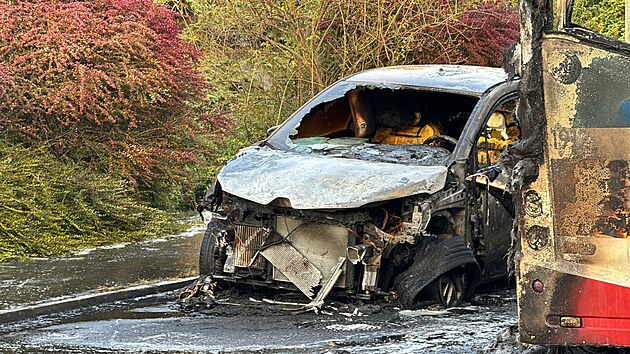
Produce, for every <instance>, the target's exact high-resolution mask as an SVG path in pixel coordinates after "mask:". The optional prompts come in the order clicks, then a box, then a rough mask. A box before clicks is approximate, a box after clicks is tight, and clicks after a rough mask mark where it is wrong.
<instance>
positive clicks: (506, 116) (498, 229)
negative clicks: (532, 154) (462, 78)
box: [467, 93, 520, 280]
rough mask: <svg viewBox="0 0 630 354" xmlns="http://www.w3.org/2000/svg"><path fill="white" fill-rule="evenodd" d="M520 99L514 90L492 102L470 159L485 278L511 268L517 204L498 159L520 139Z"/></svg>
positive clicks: (475, 228) (473, 213)
mask: <svg viewBox="0 0 630 354" xmlns="http://www.w3.org/2000/svg"><path fill="white" fill-rule="evenodd" d="M517 102H518V100H517V98H516V97H515V96H514V94H513V93H512V94H510V95H508V96H504V97H501V98H500V99H499V100H497V101H495V102H491V104H492V107H491V109H489V110H487V113H486V114H485V116H484V117H483V119H482V122H483V123H482V124H481V126H480V128H479V130H478V132H477V134H476V135H475V138H474V141H475V145H474V146H473V148H472V151H471V154H470V158H469V159H470V161H469V166H470V170H471V172H472V174H471V175H470V176H469V177H468V178H467V180H468V182H469V183H470V189H471V193H470V198H471V199H470V204H469V205H470V207H471V211H470V212H471V216H472V217H471V221H472V239H473V240H474V243H475V246H474V247H475V249H476V250H477V253H478V256H479V258H480V260H481V262H482V263H483V273H482V279H484V280H489V279H493V278H498V277H502V276H505V275H506V273H507V269H508V267H507V263H506V262H507V256H506V255H507V253H508V250H509V248H510V246H511V244H512V241H511V240H512V238H511V233H512V228H513V220H514V219H513V215H514V207H513V204H512V195H511V193H510V192H509V187H508V184H509V176H508V175H507V174H506V173H505V172H504V171H503V169H502V168H501V167H500V165H499V162H500V159H501V155H502V154H503V153H504V151H505V150H506V149H507V148H508V146H509V145H510V144H511V143H514V142H515V141H517V140H519V139H520V128H519V124H518V121H517V119H516V117H515V107H516V104H517Z"/></svg>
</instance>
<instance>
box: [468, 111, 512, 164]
mask: <svg viewBox="0 0 630 354" xmlns="http://www.w3.org/2000/svg"><path fill="white" fill-rule="evenodd" d="M517 102H518V100H516V99H513V100H510V101H507V102H504V103H502V104H501V105H499V106H497V107H496V108H495V109H494V111H493V112H492V113H491V114H490V116H489V117H488V119H487V120H486V123H485V124H484V126H483V127H482V129H481V131H480V133H479V136H478V137H477V146H476V154H475V157H476V164H477V167H478V168H482V167H485V166H489V165H493V164H495V163H497V162H498V161H499V159H500V158H501V153H502V152H503V151H504V150H505V149H506V148H507V147H508V145H510V144H511V143H512V142H514V141H517V140H520V138H521V130H520V128H519V125H518V121H517V120H516V117H515V114H514V112H515V107H516V104H517Z"/></svg>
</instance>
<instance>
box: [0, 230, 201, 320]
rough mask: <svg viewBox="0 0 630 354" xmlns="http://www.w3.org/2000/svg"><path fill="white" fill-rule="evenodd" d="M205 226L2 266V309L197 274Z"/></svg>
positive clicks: (0, 295) (0, 299) (0, 304)
mask: <svg viewBox="0 0 630 354" xmlns="http://www.w3.org/2000/svg"><path fill="white" fill-rule="evenodd" d="M204 229H205V227H204V225H202V223H201V222H199V225H197V226H196V227H193V228H191V229H190V230H188V231H187V232H185V233H182V234H179V235H174V236H168V237H164V238H161V239H157V240H150V241H146V242H141V243H135V244H122V245H115V246H106V247H99V248H97V249H90V250H86V251H83V252H81V253H79V254H76V255H71V256H65V257H56V258H49V259H31V260H25V261H10V262H5V263H0V310H2V309H9V308H15V307H17V306H20V305H26V304H32V303H35V302H41V301H45V300H53V299H59V298H64V297H68V296H72V295H77V294H83V293H87V292H90V291H99V290H105V289H110V288H118V287H123V286H127V285H130V284H138V283H146V282H154V281H159V280H163V279H172V278H178V277H186V276H190V275H196V274H198V259H199V258H198V257H199V245H200V243H201V238H202V237H203V231H204Z"/></svg>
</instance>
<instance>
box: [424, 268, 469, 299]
mask: <svg viewBox="0 0 630 354" xmlns="http://www.w3.org/2000/svg"><path fill="white" fill-rule="evenodd" d="M467 286H468V277H467V276H466V272H463V271H461V272H451V273H446V274H442V275H441V276H439V277H438V278H437V279H435V280H434V282H433V284H432V287H433V293H434V296H435V299H436V300H437V301H438V302H439V303H440V304H441V305H442V306H444V307H455V306H458V305H460V304H461V303H462V301H463V300H464V295H465V294H466V287H467Z"/></svg>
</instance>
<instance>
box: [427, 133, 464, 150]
mask: <svg viewBox="0 0 630 354" xmlns="http://www.w3.org/2000/svg"><path fill="white" fill-rule="evenodd" d="M436 141H441V142H445V143H446V145H447V146H448V147H449V148H450V149H449V150H451V152H452V151H453V150H455V146H456V145H457V139H455V138H453V137H452V136H448V135H432V136H430V137H428V138H427V139H426V140H425V141H424V144H426V145H429V144H431V143H434V142H436Z"/></svg>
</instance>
